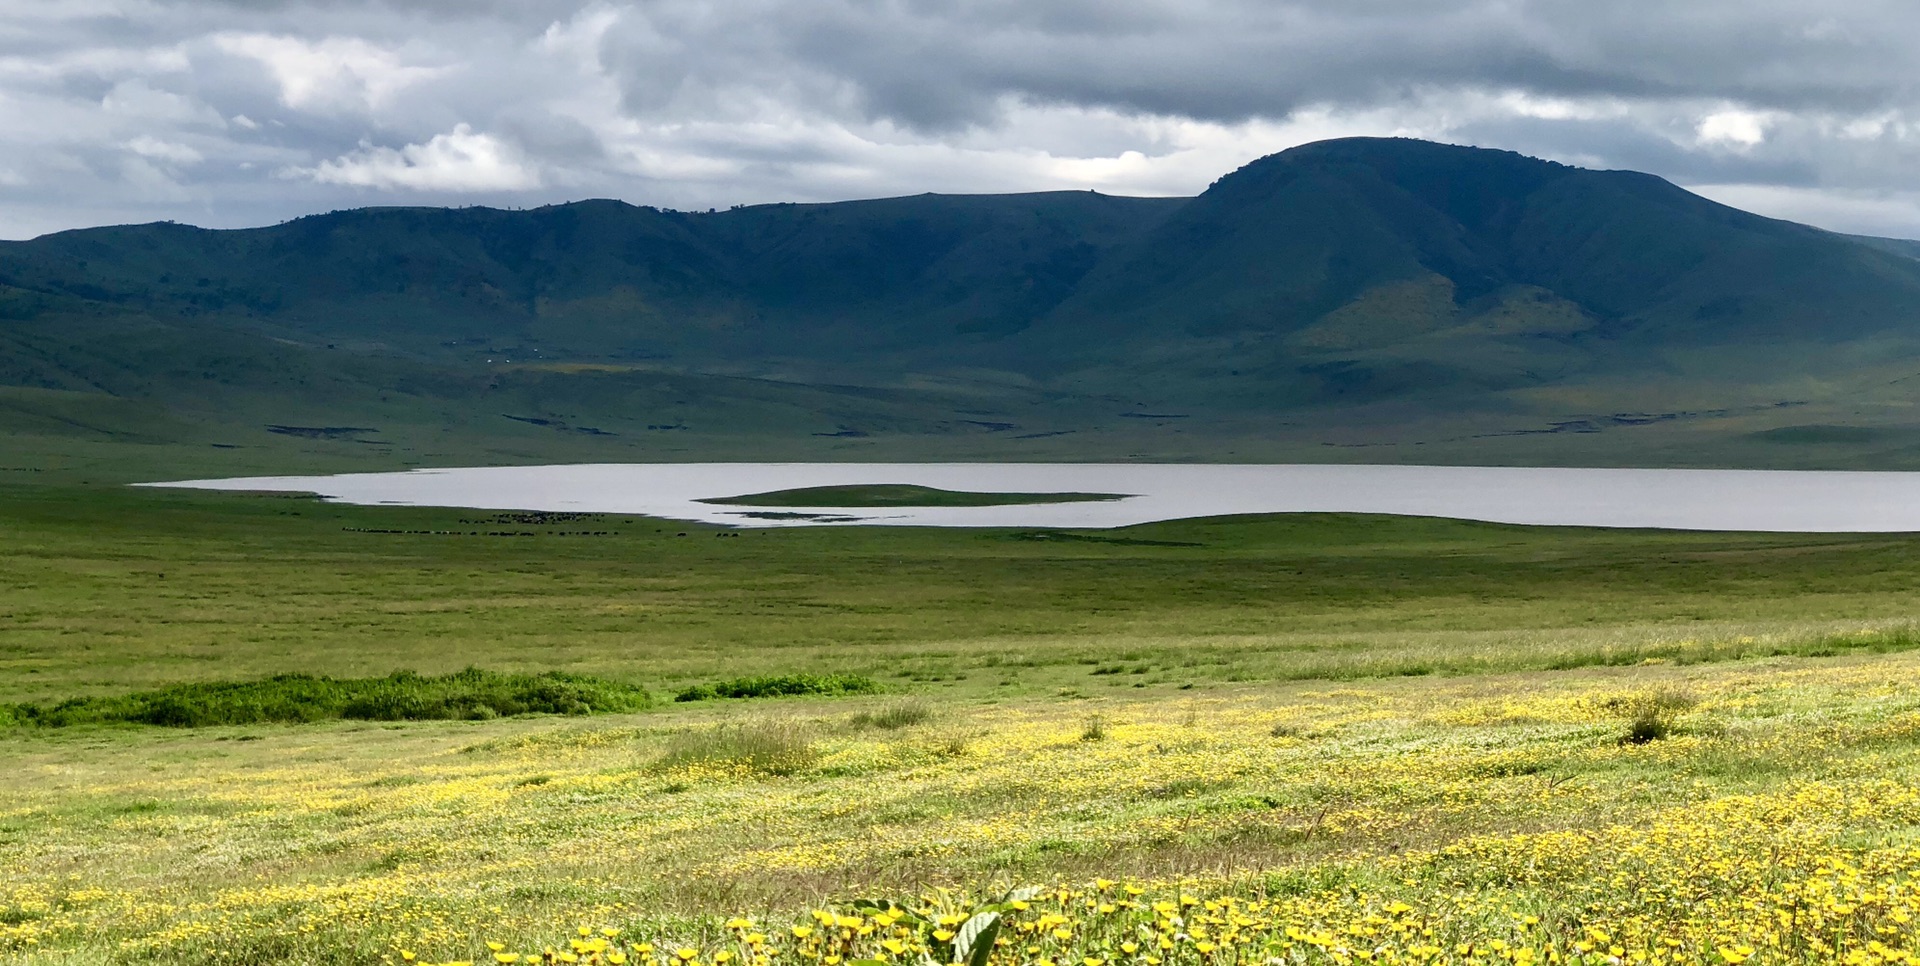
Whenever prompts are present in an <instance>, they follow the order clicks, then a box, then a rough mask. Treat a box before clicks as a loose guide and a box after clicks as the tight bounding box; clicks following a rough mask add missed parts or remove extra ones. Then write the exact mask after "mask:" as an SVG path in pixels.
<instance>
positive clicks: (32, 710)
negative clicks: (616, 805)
mask: <svg viewBox="0 0 1920 966" xmlns="http://www.w3.org/2000/svg"><path fill="white" fill-rule="evenodd" d="M652 703H653V702H652V698H651V696H650V695H648V694H647V691H646V689H644V688H641V687H639V686H637V685H632V684H623V683H620V682H616V681H608V680H604V679H601V678H594V677H587V676H583V675H574V674H560V673H554V672H549V673H545V674H498V673H495V672H492V671H483V670H480V669H478V668H468V669H466V670H464V671H460V672H458V673H455V674H447V675H441V676H438V677H430V676H426V675H421V674H415V673H413V672H411V671H401V672H399V673H396V674H392V675H389V676H387V677H383V678H351V679H340V678H329V677H316V676H313V675H307V674H280V675H275V676H274V677H270V678H266V679H264V680H259V681H224V682H200V683H193V684H176V685H173V686H171V687H166V688H160V689H157V690H153V691H140V692H135V693H133V694H125V695H117V696H110V697H91V698H69V699H67V700H65V701H60V702H58V703H53V704H18V705H13V706H12V707H10V708H5V709H0V722H4V721H5V719H6V718H7V717H12V718H13V719H14V720H15V721H16V722H17V723H19V724H28V725H42V726H48V727H64V726H67V725H76V724H94V723H113V722H127V723H136V724H148V725H160V726H165V727H176V728H200V727H207V726H210V725H244V724H262V723H270V722H288V723H291V722H305V721H325V720H330V719H339V718H354V719H362V720H372V721H427V720H447V719H464V720H473V719H484V718H493V717H498V716H501V715H516V714H593V713H618V712H625V711H639V710H642V709H645V708H647V707H648V706H650V705H651V704H652Z"/></svg>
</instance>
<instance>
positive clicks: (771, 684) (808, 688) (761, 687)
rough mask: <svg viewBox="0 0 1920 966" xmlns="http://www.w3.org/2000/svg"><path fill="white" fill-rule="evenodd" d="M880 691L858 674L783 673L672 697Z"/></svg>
mask: <svg viewBox="0 0 1920 966" xmlns="http://www.w3.org/2000/svg"><path fill="white" fill-rule="evenodd" d="M879 691H880V684H879V682H877V681H875V680H873V679H872V678H869V677H863V676H861V675H858V674H786V675H781V676H779V677H754V678H734V679H733V680H731V681H720V682H716V683H714V684H696V685H694V686H693V687H690V688H687V689H686V690H684V691H681V692H680V693H679V694H677V695H675V696H674V698H673V699H674V700H675V701H706V700H709V699H712V698H781V697H792V696H795V695H803V694H876V693H878V692H879Z"/></svg>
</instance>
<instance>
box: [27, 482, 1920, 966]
mask: <svg viewBox="0 0 1920 966" xmlns="http://www.w3.org/2000/svg"><path fill="white" fill-rule="evenodd" d="M462 513H465V514H468V515H469V518H470V517H471V515H472V514H473V513H474V511H452V510H413V509H397V508H364V507H362V508H356V507H337V506H329V505H322V504H317V503H314V502H311V501H306V500H298V499H289V498H285V497H256V496H234V495H212V494H181V493H162V492H143V491H126V490H122V489H109V488H80V487H56V486H48V487H27V486H19V487H11V488H7V489H4V490H0V538H4V540H5V553H4V554H0V593H3V594H4V596H3V597H0V600H4V603H0V701H6V702H28V703H33V704H36V705H48V704H51V703H54V702H58V701H60V700H63V699H66V698H73V697H82V696H89V695H111V694H119V693H125V692H128V691H132V690H138V689H141V688H146V687H152V686H155V685H158V684H162V683H167V682H180V681H221V680H252V679H257V678H260V677H264V676H267V675H271V674H276V673H283V672H289V671H300V672H307V673H316V674H332V675H343V676H349V675H350V676H366V675H379V674H386V673H389V672H391V671H393V670H397V669H401V668H411V669H417V670H420V671H423V672H441V671H447V670H455V669H458V668H460V667H464V666H468V665H477V666H480V667H484V668H488V669H494V670H503V671H545V670H564V671H570V672H578V673H590V674H597V675H602V676H606V677H610V678H616V679H620V680H630V681H634V682H637V683H641V684H644V685H647V686H648V687H650V688H652V689H653V691H654V693H655V695H656V697H658V698H659V699H660V704H659V705H658V706H657V707H656V708H655V709H653V710H650V711H646V712H642V713H638V714H628V715H589V716H576V717H519V718H500V719H495V720H485V721H416V722H366V721H361V722H342V721H333V722H320V723H310V724H253V725H244V726H222V727H209V728H199V729H184V728H166V727H155V726H145V725H122V726H101V725H86V726H73V727H47V726H37V725H27V724H15V725H12V726H0V770H4V773H5V774H7V775H9V776H12V777H11V780H10V781H8V782H6V783H4V784H0V957H4V958H6V959H8V960H10V961H18V962H26V963H39V964H54V963H60V964H65V963H93V962H171V963H235V964H243V963H244V964H252V963H271V962H294V963H378V962H401V961H405V960H409V959H411V960H414V961H449V960H479V961H501V962H510V961H517V960H521V959H523V958H525V957H527V956H529V955H531V957H532V958H533V959H534V960H536V961H537V960H538V959H541V958H549V956H550V957H551V958H552V959H556V960H566V959H567V957H573V958H574V959H578V960H580V961H602V962H609V963H617V962H620V961H622V960H625V961H636V962H637V961H665V960H669V959H670V960H671V961H673V962H675V963H684V964H696V963H697V964H701V966H725V964H731V963H782V962H787V963H798V962H808V963H811V962H819V963H823V964H828V966H835V964H843V963H853V962H857V961H872V960H879V961H889V962H891V961H898V962H917V961H918V957H919V955H920V951H921V950H925V949H931V950H932V951H933V953H934V955H935V956H936V957H937V958H943V959H944V958H947V957H950V956H951V955H952V954H953V952H954V950H953V949H952V944H953V943H954V942H955V941H956V940H957V939H961V938H963V935H962V934H963V933H964V930H962V928H961V927H962V925H963V923H964V921H965V920H966V918H967V914H968V913H970V912H973V911H976V906H977V904H979V903H983V902H988V901H990V900H991V899H993V898H994V897H996V896H1001V895H1002V894H1003V893H1004V892H1005V891H1006V890H1008V889H1010V888H1013V887H1020V886H1039V887H1044V889H1045V891H1044V892H1041V893H1039V894H1034V895H1027V896H1025V897H1024V898H1021V899H1019V901H1010V902H1007V903H1006V904H1004V905H1003V906H1001V907H1000V909H999V911H1000V912H1001V913H1002V914H1003V915H1004V916H1005V927H1004V928H1002V929H1001V930H1000V931H999V933H998V937H999V940H1000V942H1001V945H1000V946H999V947H998V952H997V956H996V959H995V961H996V962H1002V961H1004V962H1043V961H1044V962H1049V963H1053V964H1065V963H1076V964H1081V966H1106V964H1108V963H1112V964H1116V966H1126V964H1133V963H1139V964H1141V966H1160V964H1170V963H1206V964H1215V963H1220V964H1224V963H1252V962H1276V961H1277V962H1357V961H1376V962H1381V961H1384V962H1502V961H1511V962H1531V961H1560V962H1584V963H1597V962H1627V961H1634V962H1640V961H1646V962H1686V963H1722V964H1724V963H1739V962H1746V961H1751V962H1754V963H1790V962H1791V963H1797V962H1825V961H1832V962H1849V963H1852V962H1896V961H1905V960H1906V959H1907V954H1909V953H1914V952H1916V951H1920V933H1917V932H1916V927H1915V925H1914V919H1915V917H1916V916H1920V842H1916V831H1917V830H1920V763H1916V762H1920V758H1916V756H1915V754H1914V752H1915V749H1916V745H1917V744H1920V693H1917V692H1916V690H1915V688H1914V686H1913V685H1914V682H1915V681H1916V679H1917V676H1920V636H1916V634H1915V633H1914V630H1913V619H1914V615H1913V612H1912V601H1913V599H1914V597H1913V592H1914V590H1915V589H1916V586H1920V556H1917V555H1916V554H1915V551H1916V550H1920V538H1915V537H1908V536H1899V535H1889V536H1872V537H1833V536H1790V535H1738V534H1672V533H1657V532H1602V531H1579V530H1549V529H1528V528H1515V527H1497V526H1485V525H1474V524H1463V523H1453V522H1448V521H1434V520H1395V519H1385V518H1354V517H1311V516H1308V517H1297V518H1244V519H1222V520H1203V521H1188V522H1181V523H1171V524H1160V525H1155V526H1151V527H1140V528H1134V529H1131V530H1127V531H1111V532H1100V533H1022V532H1004V531H1001V532H979V533H976V532H953V531H880V530H796V531H775V532H760V533H751V534H746V535H743V536H740V537H720V536H717V535H716V534H717V533H718V532H719V531H715V530H712V529H708V528H699V527H689V526H685V525H674V524H661V523H658V522H657V521H650V520H644V519H638V518H635V519H615V518H603V519H595V520H580V519H560V518H535V517H527V518H523V519H517V520H514V519H493V520H491V522H489V523H488V524H487V525H486V526H481V525H479V524H472V523H468V524H459V523H458V521H460V520H461V519H462V517H461V514H462ZM456 525H458V527H459V530H460V532H461V534H462V536H458V537H455V536H450V535H446V534H450V533H452V532H453V531H454V529H455V527H456ZM475 530H485V531H487V532H493V533H502V534H505V533H513V534H527V535H525V536H519V535H516V536H496V537H468V536H465V535H464V534H466V533H468V532H473V531H475ZM561 532H567V533H570V534H579V533H581V532H593V533H596V534H602V535H600V536H591V537H588V536H578V535H571V536H567V537H562V536H560V535H559V534H560V533H561ZM682 533H685V534H686V535H685V536H681V535H680V534H682ZM794 673H819V674H843V673H844V674H858V675H865V676H868V677H871V678H873V679H875V680H877V681H879V682H881V683H882V684H883V685H884V686H885V689H886V691H885V693H882V694H877V695H859V696H846V697H836V698H823V697H814V698H767V699H748V700H707V701H698V702H688V703H680V702H675V701H672V700H671V697H672V695H673V694H674V692H676V691H677V690H679V689H680V688H683V687H685V686H687V685H690V684H697V683H702V682H711V681H715V680H720V679H725V678H731V677H737V676H740V675H746V674H794ZM863 897H867V898H872V897H890V898H892V899H894V900H899V901H900V902H901V903H902V905H899V906H889V905H875V904H866V905H860V904H857V903H856V901H855V900H858V899H861V898H863ZM922 913H925V914H927V915H928V916H929V917H930V918H929V919H928V921H926V922H924V923H923V922H922V921H921V918H920V916H921V914H922ZM609 933H611V934H609ZM489 943H495V944H498V945H497V946H489V945H488V944H489ZM546 950H551V951H552V952H551V953H550V954H548V953H546V952H544V951H546Z"/></svg>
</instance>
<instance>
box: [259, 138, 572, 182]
mask: <svg viewBox="0 0 1920 966" xmlns="http://www.w3.org/2000/svg"><path fill="white" fill-rule="evenodd" d="M289 173H291V174H293V175H294V176H297V177H298V176H304V177H307V178H311V179H312V180H314V181H317V182H320V183H321V184H337V185H353V186H356V187H362V188H379V189H382V190H387V191H391V190H396V189H407V190H412V191H443V192H465V191H527V190H530V189H533V188H538V187H540V184H541V179H540V173H539V171H537V170H535V169H534V168H532V167H530V166H528V165H527V164H526V163H525V162H524V161H523V160H522V159H521V158H520V157H519V156H518V152H517V151H515V150H514V149H513V148H512V146H510V145H508V144H506V143H504V142H502V141H501V140H500V139H498V138H496V137H494V136H492V135H490V134H485V133H475V132H474V130H473V129H472V128H471V127H470V126H468V125H466V124H460V125H457V126H456V127H454V129H453V130H452V131H449V132H447V133H445V134H436V135H434V137H433V139H432V140H430V141H427V142H426V143H424V144H409V145H407V146H406V147H403V148H400V149H398V150H395V149H393V148H387V147H373V146H366V147H363V148H362V149H361V150H359V151H357V152H355V153H353V154H349V155H344V156H342V157H339V158H335V159H333V160H331V161H322V162H321V163H320V164H319V165H318V166H316V167H313V168H295V169H292V170H291V171H290V172H289Z"/></svg>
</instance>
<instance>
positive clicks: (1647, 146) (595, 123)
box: [0, 0, 1920, 237]
mask: <svg viewBox="0 0 1920 966" xmlns="http://www.w3.org/2000/svg"><path fill="white" fill-rule="evenodd" d="M1916 54H1920V9H1915V8H1913V7H1912V5H1911V4H1910V3H1909V2H1906V0H1900V2H1894V0H1830V2H1826V3H1823V4H1820V5H1817V6H1816V5H1812V4H1808V3H1805V2H1804V0H1695V2H1692V3H1687V4H1674V3H1671V2H1665V0H1662V2H1653V0H1611V2H1607V3H1595V2H1593V0H1467V2H1454V3H1438V4H1437V3H1433V2H1431V0H973V2H962V0H729V2H726V3H719V2H714V0H625V2H620V0H408V2H399V0H392V2H377V0H58V2H56V0H12V2H10V3H8V4H7V10H6V11H5V12H4V13H0V236H7V237H21V236H26V235H31V234H34V233H38V232H43V231H48V230H54V229H58V228H64V227H71V226H78V225H85V224H99V223H107V222H118V221H134V220H150V219H157V218H171V219H177V220H182V221H191V222H196V223H201V224H210V225H217V226H233V225H244V224H258V223H263V222H270V221H274V220H278V219H282V218H286V217H291V216H294V215H298V214H303V213H307V212H310V211H315V210H325V209H329V208H337V207H348V206H354V205H363V204H396V203H403V204H420V203H426V204H436V203H444V204H465V203H491V204H507V205H530V204H538V203H544V202H549V201H558V200H566V199H570V198H579V197H587V196H615V197H622V198H626V199H628V200H631V201H636V202H641V203H651V204H663V205H671V206H678V207H697V208H705V207H709V206H718V205H726V204H731V203H739V202H758V201H771V200H826V199H833V198H841V197H855V196H870V195H879V194H889V193H905V192H918V191H924V190H940V191H1004V190H1025V189H1038V188H1058V187H1075V188H1086V187H1094V188H1099V189H1100V190H1105V191H1113V192H1121V193H1186V192H1193V191H1198V190H1201V189H1202V188H1204V187H1205V185H1206V184H1207V183H1208V182H1210V181H1211V180H1213V179H1214V178H1215V177H1217V176H1219V175H1220V174H1222V173H1224V172H1225V171H1226V170H1229V169H1231V168H1232V167H1235V166H1237V165H1239V164H1241V163H1244V162H1246V161H1248V160H1251V159H1252V158H1254V157H1257V156H1259V155H1262V154H1266V153H1270V152H1272V151H1276V150H1280V149H1283V148H1285V147H1288V146H1291V145H1293V144H1296V143H1300V142H1302V141H1306V140H1312V139H1315V138H1319V137H1325V136H1337V135H1345V134H1407V135H1414V136H1424V137H1434V138H1438V139H1445V140H1454V141H1460V142H1464V143H1478V144H1484V145H1489V146H1499V147H1506V148H1512V149H1515V150H1520V151H1524V152H1528V153H1532V154H1538V155H1542V156H1547V157H1554V158H1557V159H1560V160H1566V161H1571V162H1575V163H1581V164H1590V165H1601V166H1608V167H1630V168H1637V169H1640V170H1648V171H1653V172H1655V173H1658V174H1662V175H1665V176H1667V177H1670V178H1673V179H1674V180H1677V181H1680V182H1681V183H1683V184H1689V185H1694V186H1699V187H1701V188H1702V189H1703V190H1705V191H1707V192H1708V193H1711V194H1714V195H1715V196H1716V197H1722V198H1724V199H1727V200H1735V201H1737V202H1738V203H1744V204H1750V205H1754V206H1757V207H1761V208H1763V209H1765V208H1767V207H1768V206H1771V208H1772V210H1773V211H1774V212H1775V213H1780V214H1784V215H1790V216H1793V217H1799V218H1805V219H1809V220H1814V221H1816V222H1820V223H1825V224H1829V225H1831V226H1832V227H1838V228H1843V229H1845V228H1855V227H1859V228H1870V229H1872V230H1876V231H1897V232H1900V233H1904V234H1914V235H1920V185H1913V184H1912V183H1911V181H1910V175H1909V174H1908V172H1911V171H1912V170H1915V169H1916V162H1920V78H1917V77H1916V75H1915V74H1914V72H1913V71H1912V70H1911V68H1910V66H1909V64H1910V63H1911V62H1912V61H1913V60H1914V59H1915V56H1916Z"/></svg>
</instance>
